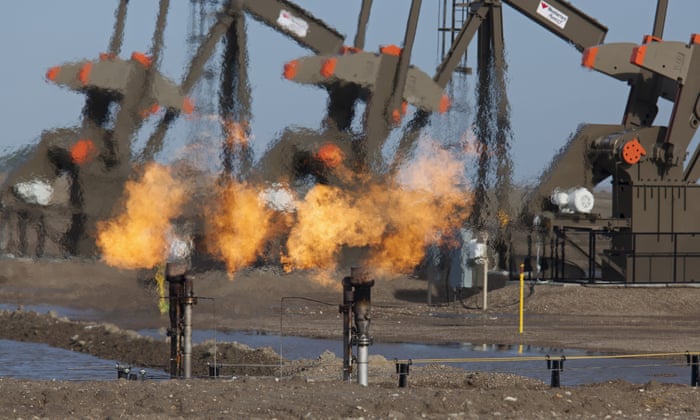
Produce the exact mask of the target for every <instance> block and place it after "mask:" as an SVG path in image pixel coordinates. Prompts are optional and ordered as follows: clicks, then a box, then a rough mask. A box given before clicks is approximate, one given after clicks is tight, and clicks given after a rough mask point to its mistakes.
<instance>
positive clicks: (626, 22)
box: [0, 0, 700, 182]
mask: <svg viewBox="0 0 700 420" xmlns="http://www.w3.org/2000/svg"><path fill="white" fill-rule="evenodd" d="M117 3H118V2H117V1H116V0H115V1H104V0H103V1H94V0H62V1H40V0H23V1H15V2H9V3H7V4H6V5H5V7H4V8H3V13H2V14H0V51H2V54H3V60H2V62H3V64H2V66H0V87H1V89H2V98H3V99H2V101H0V115H2V119H1V121H2V127H3V135H2V138H1V140H0V151H1V152H6V151H10V150H14V149H16V148H18V147H21V146H22V145H24V144H27V143H31V142H34V141H36V140H37V139H38V136H39V135H40V133H41V132H42V130H46V129H50V128H55V127H66V126H70V125H74V124H77V123H79V121H80V110H81V108H82V105H83V101H84V97H83V96H82V95H79V94H77V93H75V92H71V91H68V90H66V89H62V88H59V87H57V86H55V85H52V84H50V83H47V82H46V81H45V80H44V75H45V73H46V70H47V69H48V68H49V67H51V66H55V65H58V64H61V63H65V62H70V61H76V60H80V59H84V58H89V59H93V58H96V57H97V55H98V53H99V52H102V51H105V50H106V49H107V46H108V43H109V39H110V36H111V34H112V31H113V24H114V11H115V9H116V7H117ZM157 3H158V2H157V1H155V0H152V1H144V0H140V1H131V2H130V5H129V13H128V17H127V26H126V30H125V34H126V37H125V41H124V46H123V48H122V57H128V56H129V55H130V54H131V52H132V51H148V50H149V48H150V39H151V36H152V33H153V25H154V22H155V17H156V12H157V7H158V5H157ZM297 3H298V4H299V5H301V6H302V7H305V8H307V9H308V10H310V11H311V12H312V13H313V14H314V15H315V16H317V17H319V18H321V19H323V20H325V21H326V22H327V23H329V24H330V25H331V26H333V27H335V28H336V29H338V31H339V32H341V33H342V34H344V35H345V36H346V40H347V42H346V44H352V41H353V39H354V35H355V25H356V22H357V13H358V12H359V8H360V3H361V2H360V0H344V1H339V0H298V2H297ZM439 3H442V0H423V5H422V9H421V16H420V20H419V33H418V36H417V39H416V43H415V48H414V52H413V57H412V62H413V64H414V65H416V66H418V67H420V68H421V69H423V70H424V71H426V72H427V73H428V74H430V75H432V74H433V72H434V69H435V68H436V66H437V65H438V56H437V50H438V35H437V26H438V4H439ZM572 3H573V4H574V5H575V6H576V7H578V8H579V9H582V10H584V11H585V12H587V13H588V14H589V15H591V16H592V17H594V18H596V19H597V20H599V21H600V22H601V23H603V24H604V25H606V26H607V27H608V28H609V31H608V36H607V38H606V42H623V41H624V42H641V39H642V37H643V35H645V34H647V33H649V32H650V31H651V27H652V23H653V16H654V10H655V7H656V2H655V1H654V0H615V1H610V0H587V1H583V0H578V1H572ZM670 3H671V4H670V6H669V15H668V18H667V20H666V30H665V33H664V38H665V39H667V40H676V41H683V42H687V40H688V39H689V37H690V34H691V33H694V32H695V33H698V32H700V18H699V17H700V1H696V0H673V1H671V2H670ZM409 5H410V1H409V0H376V1H374V6H373V11H372V12H373V13H372V16H371V17H370V21H369V28H368V32H367V40H366V44H365V49H367V50H370V51H376V50H377V48H378V47H379V45H384V44H399V45H400V44H401V43H402V40H403V32H404V26H405V23H406V19H407V14H408V8H409ZM189 11H190V5H189V1H185V0H173V1H171V7H170V13H169V15H168V27H167V30H166V38H165V50H164V52H163V61H162V65H161V70H162V72H163V73H164V74H165V75H166V76H168V77H170V78H172V79H174V80H177V81H179V80H180V78H181V76H182V73H183V70H184V68H185V66H186V65H187V62H188V57H189V55H188V54H189V49H188V46H187V42H186V36H187V30H188V24H189V16H188V14H189ZM504 26H505V28H504V30H505V38H506V39H505V41H506V48H507V60H508V65H509V72H508V97H509V100H510V104H511V121H512V127H513V132H514V138H513V145H512V150H511V152H512V157H513V160H514V176H515V179H516V181H521V182H522V181H532V180H533V179H534V178H535V177H536V176H537V175H539V173H540V172H541V171H542V170H543V169H544V168H545V167H546V166H547V165H548V164H549V162H550V160H551V159H552V156H553V155H554V154H555V152H556V151H557V150H558V149H559V148H560V147H561V146H562V145H564V143H565V142H566V140H567V138H568V137H569V135H570V133H571V132H572V131H574V130H575V128H576V127H577V126H578V125H579V124H581V123H619V122H620V120H621V116H622V112H623V110H624V106H625V102H626V98H627V93H628V88H627V86H626V85H625V84H624V83H621V82H619V81H616V80H614V79H612V78H608V77H606V76H604V75H602V74H599V73H595V72H592V71H589V70H586V69H584V68H582V67H581V66H580V54H579V53H578V52H577V51H576V50H575V49H574V48H573V47H571V46H569V45H567V44H566V43H564V42H563V41H562V40H560V39H559V38H557V37H555V36H554V35H552V34H550V33H549V32H547V31H546V30H544V29H543V28H541V27H539V26H538V25H536V24H534V23H533V22H531V21H530V20H528V19H527V18H525V17H523V16H522V15H520V14H518V13H517V12H515V11H514V10H513V9H511V8H510V7H508V6H504ZM248 29H249V35H248V36H249V48H250V50H249V54H250V72H251V85H252V89H253V123H252V131H253V136H254V139H253V141H254V143H255V145H256V146H255V150H256V152H257V153H258V155H259V153H260V152H261V151H262V150H263V149H264V148H265V146H266V145H268V144H269V143H270V142H271V141H274V139H275V138H276V137H277V134H278V133H279V132H280V131H281V130H282V129H284V128H285V127H287V126H292V125H296V126H300V127H309V128H317V127H318V126H319V123H320V120H321V118H322V116H323V115H324V112H325V111H324V110H325V102H326V94H325V92H324V91H323V90H321V89H318V88H314V87H311V86H304V85H296V84H294V83H291V82H289V81H286V80H284V79H283V78H282V77H281V72H282V68H283V65H284V63H285V62H287V61H290V60H292V59H294V58H298V57H301V56H305V55H308V54H310V52H308V51H306V50H304V49H303V48H301V47H299V46H297V45H296V44H295V43H293V42H292V41H290V40H289V39H287V38H285V37H284V36H282V35H280V34H278V33H276V32H274V31H272V30H271V29H269V28H267V27H264V26H263V25H261V24H259V23H257V22H254V21H252V20H250V21H249V23H248ZM472 65H474V63H473V62H472ZM474 87H475V79H474V77H473V76H470V78H469V79H467V80H466V82H465V84H464V85H463V89H464V93H462V94H463V95H464V96H465V97H466V98H468V99H469V101H470V102H471V103H472V104H473V91H474ZM660 106H661V112H660V114H659V117H658V118H657V121H656V124H659V125H666V124H667V122H668V118H669V115H670V104H668V103H667V102H665V101H663V100H662V101H661V103H660ZM464 114H465V115H464V116H463V117H464V121H466V123H467V124H468V123H471V122H472V121H473V114H469V113H464ZM461 118H462V116H461V115H460V114H458V115H452V116H451V117H450V118H449V120H450V121H454V120H458V121H459V120H461ZM447 121H448V118H447V117H438V118H436V119H435V120H434V124H435V125H436V126H439V125H440V124H446V123H447ZM192 123H193V122H192V121H187V120H185V119H180V120H179V122H178V124H177V126H176V127H175V128H174V129H173V130H171V132H169V134H168V137H167V139H166V141H167V144H168V147H167V148H166V149H165V150H164V152H163V154H162V156H161V157H160V158H161V159H163V160H167V159H168V158H170V157H172V156H174V155H176V154H177V153H178V150H181V148H182V146H183V145H185V144H187V142H188V141H189V140H190V138H189V137H190V136H191V131H192V130H191V128H189V127H188V124H189V125H191V124H192ZM148 129H149V127H148V126H146V127H145V128H144V132H145V133H147V131H148ZM441 132H442V131H441ZM447 133H448V134H446V135H451V134H449V130H448V131H447ZM142 135H143V134H142ZM452 135H458V133H457V134H452ZM696 138H697V136H696ZM445 140H446V141H450V139H445Z"/></svg>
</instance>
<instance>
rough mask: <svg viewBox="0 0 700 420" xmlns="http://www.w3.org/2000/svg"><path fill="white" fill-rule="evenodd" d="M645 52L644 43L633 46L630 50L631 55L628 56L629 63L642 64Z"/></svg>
mask: <svg viewBox="0 0 700 420" xmlns="http://www.w3.org/2000/svg"><path fill="white" fill-rule="evenodd" d="M646 54H647V46H646V44H645V45H640V46H638V47H634V49H633V50H632V57H630V63H632V64H636V65H638V66H641V65H642V64H644V56H645V55H646Z"/></svg>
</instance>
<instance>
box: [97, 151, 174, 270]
mask: <svg viewBox="0 0 700 420" xmlns="http://www.w3.org/2000/svg"><path fill="white" fill-rule="evenodd" d="M124 191H125V201H124V212H123V213H121V214H119V215H118V216H116V217H115V218H113V219H110V220H107V221H103V222H98V224H97V231H98V233H97V245H98V246H99V247H100V249H101V251H102V259H103V260H104V261H105V262H106V263H107V264H109V265H111V266H115V267H120V268H127V269H136V268H152V267H155V266H156V265H157V264H159V263H162V262H163V261H164V260H165V259H166V258H167V255H168V249H169V245H170V244H169V243H168V237H169V233H170V230H171V224H170V223H171V220H172V219H173V218H175V217H177V216H178V215H179V212H180V208H181V206H182V204H183V202H184V200H185V188H184V187H183V186H182V183H181V182H179V181H176V180H175V179H174V178H173V177H172V175H171V173H170V170H169V169H168V168H167V167H165V166H162V165H159V164H156V163H151V164H148V165H147V166H146V167H145V168H144V172H143V176H142V177H141V179H139V180H137V181H128V182H127V183H126V185H125V190H124Z"/></svg>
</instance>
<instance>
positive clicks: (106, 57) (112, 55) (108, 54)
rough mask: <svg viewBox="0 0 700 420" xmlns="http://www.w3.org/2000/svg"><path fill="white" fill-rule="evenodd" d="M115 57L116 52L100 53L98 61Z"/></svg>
mask: <svg viewBox="0 0 700 420" xmlns="http://www.w3.org/2000/svg"><path fill="white" fill-rule="evenodd" d="M115 58H117V56H116V54H112V53H100V61H105V60H114V59H115Z"/></svg>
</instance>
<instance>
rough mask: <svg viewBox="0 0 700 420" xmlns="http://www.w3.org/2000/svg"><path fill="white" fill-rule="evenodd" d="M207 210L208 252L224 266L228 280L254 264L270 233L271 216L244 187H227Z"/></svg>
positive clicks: (252, 192)
mask: <svg viewBox="0 0 700 420" xmlns="http://www.w3.org/2000/svg"><path fill="white" fill-rule="evenodd" d="M217 197H218V200H219V201H218V202H217V203H215V204H214V205H213V206H211V207H210V208H209V209H208V212H207V213H208V214H207V220H208V223H209V226H207V238H206V245H207V250H208V251H209V252H210V253H212V254H213V255H215V256H217V257H220V258H222V259H223V260H224V262H225V264H226V270H227V272H228V274H229V277H230V278H232V277H233V274H234V273H235V272H236V271H238V270H240V269H241V268H244V267H246V266H248V265H250V264H251V263H253V262H254V261H255V259H256V258H257V256H258V255H260V254H261V251H262V249H263V247H264V246H265V242H266V239H267V238H268V236H269V232H270V231H271V229H270V226H271V219H272V216H273V212H272V211H271V210H270V209H268V208H267V207H265V206H264V204H263V203H262V202H261V200H260V199H259V193H258V191H257V190H256V189H254V188H253V187H251V186H249V185H247V184H238V183H230V184H229V185H227V186H226V187H223V188H222V189H221V191H219V192H218V194H217Z"/></svg>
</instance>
